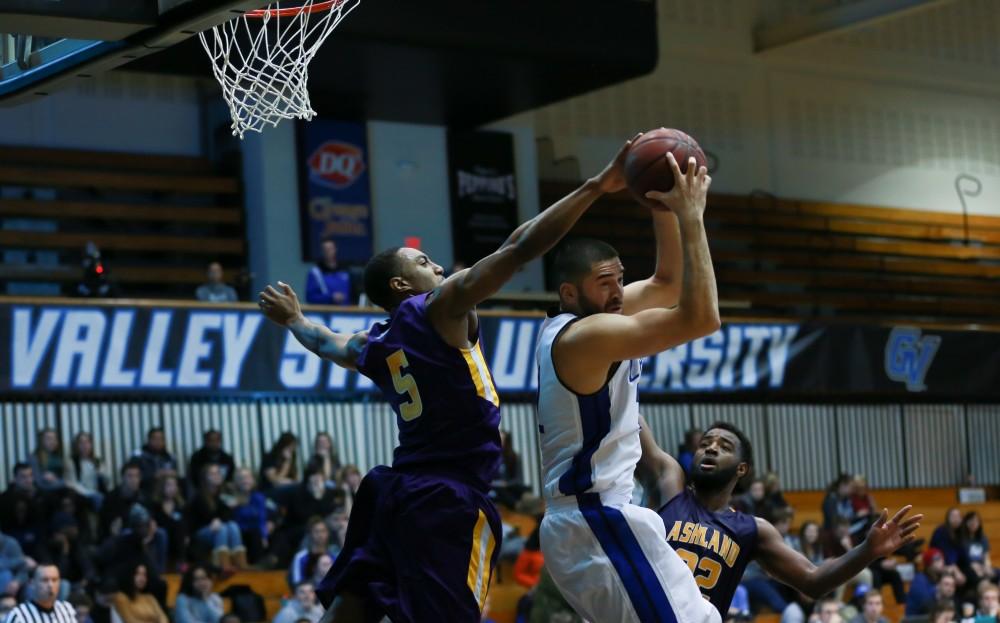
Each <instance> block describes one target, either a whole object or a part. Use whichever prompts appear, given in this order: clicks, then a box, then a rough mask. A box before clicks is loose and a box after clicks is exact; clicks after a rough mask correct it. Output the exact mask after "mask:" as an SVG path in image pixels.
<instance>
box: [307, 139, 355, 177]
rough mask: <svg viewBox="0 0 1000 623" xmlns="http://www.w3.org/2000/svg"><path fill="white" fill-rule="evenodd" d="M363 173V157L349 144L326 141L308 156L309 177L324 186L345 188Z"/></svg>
mask: <svg viewBox="0 0 1000 623" xmlns="http://www.w3.org/2000/svg"><path fill="white" fill-rule="evenodd" d="M364 172H365V160H364V155H363V154H362V152H361V149H360V148H359V147H357V146H355V145H351V144H350V143H341V142H340V141H327V142H325V143H323V144H322V145H320V146H319V147H318V148H316V151H314V152H313V153H312V155H311V156H309V173H310V177H311V178H312V179H313V181H315V182H316V183H318V184H323V185H324V186H330V187H333V188H338V189H340V188H347V187H348V186H350V185H351V184H353V183H354V181H355V180H356V179H358V178H359V177H360V176H361V174H362V173H364Z"/></svg>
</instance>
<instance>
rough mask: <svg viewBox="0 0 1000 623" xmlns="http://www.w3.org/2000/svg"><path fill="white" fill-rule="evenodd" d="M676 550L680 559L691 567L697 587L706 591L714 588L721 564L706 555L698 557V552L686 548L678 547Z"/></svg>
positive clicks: (720, 573) (717, 580) (720, 571)
mask: <svg viewBox="0 0 1000 623" xmlns="http://www.w3.org/2000/svg"><path fill="white" fill-rule="evenodd" d="M676 551H677V555H678V556H680V557H681V560H683V561H684V562H685V563H686V564H687V566H688V567H690V568H691V573H692V574H694V581H695V583H696V584H698V588H700V589H703V590H706V591H710V590H712V589H713V588H715V585H716V584H718V583H719V576H720V575H722V565H721V564H719V561H717V560H712V559H711V558H708V557H704V558H699V557H698V554H695V553H694V552H692V551H691V550H688V549H683V548H679V549H677V550H676Z"/></svg>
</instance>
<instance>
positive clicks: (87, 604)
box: [69, 592, 94, 623]
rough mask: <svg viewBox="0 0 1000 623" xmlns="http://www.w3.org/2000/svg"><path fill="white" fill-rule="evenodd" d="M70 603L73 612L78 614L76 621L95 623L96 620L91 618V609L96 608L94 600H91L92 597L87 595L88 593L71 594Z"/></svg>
mask: <svg viewBox="0 0 1000 623" xmlns="http://www.w3.org/2000/svg"><path fill="white" fill-rule="evenodd" d="M69 605H71V606H73V612H74V613H75V614H76V623H94V620H93V619H92V618H90V611H91V610H93V608H94V602H93V601H91V599H90V597H87V594H86V593H80V592H77V593H73V594H72V595H70V596H69Z"/></svg>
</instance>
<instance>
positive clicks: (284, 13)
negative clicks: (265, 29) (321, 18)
mask: <svg viewBox="0 0 1000 623" xmlns="http://www.w3.org/2000/svg"><path fill="white" fill-rule="evenodd" d="M346 2H347V0H325V1H324V2H317V3H316V4H314V5H312V6H310V7H300V6H293V7H290V8H287V9H257V10H256V11H247V12H246V13H244V15H245V16H246V17H256V18H264V17H295V16H296V15H300V14H302V13H318V12H320V11H327V10H329V9H332V8H336V7H337V6H338V5H341V4H345V3H346Z"/></svg>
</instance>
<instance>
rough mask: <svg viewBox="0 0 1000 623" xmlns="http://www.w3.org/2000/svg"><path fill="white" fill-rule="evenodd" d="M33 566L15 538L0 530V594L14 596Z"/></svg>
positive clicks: (32, 560)
mask: <svg viewBox="0 0 1000 623" xmlns="http://www.w3.org/2000/svg"><path fill="white" fill-rule="evenodd" d="M34 568H35V561H34V559H32V558H29V557H27V556H25V555H24V551H23V550H22V549H21V544H20V543H18V542H17V539H15V538H14V537H10V536H7V535H6V534H4V533H3V532H0V595H10V596H11V597H16V596H17V594H18V593H19V592H20V591H21V587H22V586H24V585H25V584H26V583H27V581H28V575H29V574H30V573H31V572H32V571H33V570H34ZM0 620H2V619H0Z"/></svg>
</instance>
